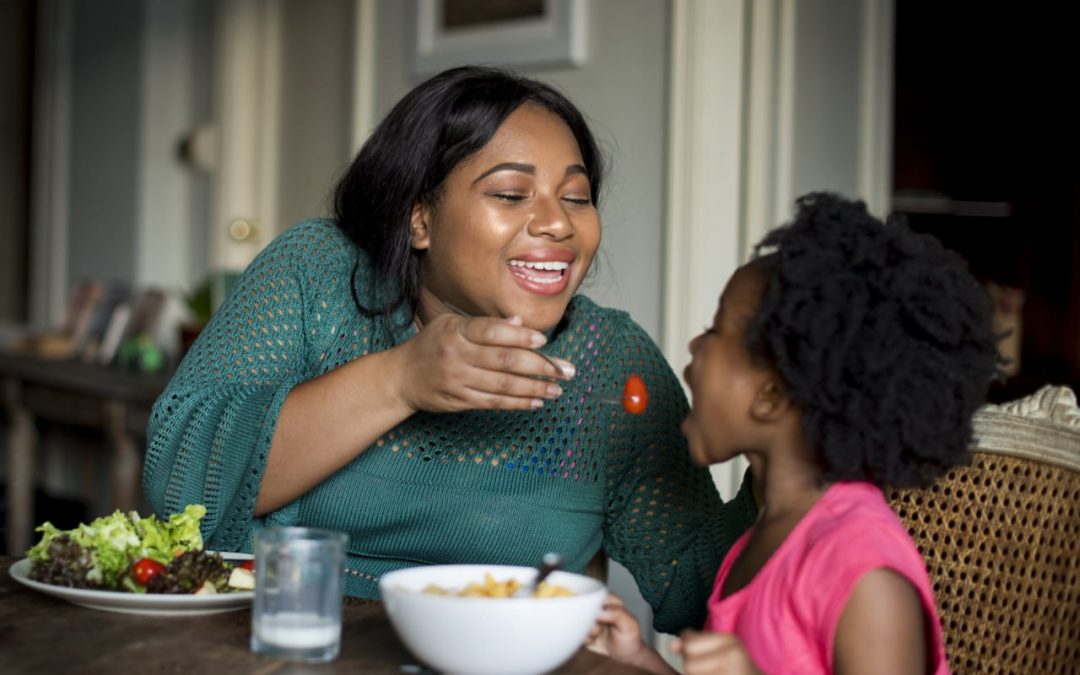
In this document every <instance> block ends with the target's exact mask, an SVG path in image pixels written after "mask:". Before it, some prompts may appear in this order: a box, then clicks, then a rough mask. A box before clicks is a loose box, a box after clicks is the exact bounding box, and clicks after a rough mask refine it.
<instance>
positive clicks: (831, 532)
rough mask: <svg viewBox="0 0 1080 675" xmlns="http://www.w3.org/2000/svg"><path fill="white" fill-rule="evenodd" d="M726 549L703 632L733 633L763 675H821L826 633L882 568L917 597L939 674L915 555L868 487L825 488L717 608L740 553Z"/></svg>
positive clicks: (929, 594)
mask: <svg viewBox="0 0 1080 675" xmlns="http://www.w3.org/2000/svg"><path fill="white" fill-rule="evenodd" d="M749 537H750V533H749V532H747V533H746V534H744V535H743V536H742V537H741V538H739V540H738V541H736V542H735V544H734V545H733V546H732V547H731V550H730V551H729V552H728V554H727V556H726V557H725V558H724V562H723V563H722V564H721V565H720V572H719V573H718V574H717V577H716V585H715V586H714V587H713V591H712V595H711V596H710V597H709V616H708V618H707V619H706V621H705V629H706V630H711V631H716V632H721V633H734V634H735V635H737V636H738V637H739V639H740V640H742V642H743V644H744V645H745V646H746V649H747V650H748V651H749V652H750V656H751V657H752V658H753V659H754V662H755V663H757V665H758V667H759V668H760V669H761V670H762V671H763V672H765V673H800V674H801V673H831V672H832V670H833V642H834V640H835V638H836V626H837V624H839V622H840V615H841V613H842V612H843V610H844V605H845V604H847V600H848V598H849V597H850V596H851V593H852V591H853V590H855V586H856V584H857V583H858V582H859V580H860V579H861V578H862V576H863V575H864V574H866V573H867V572H869V571H871V570H874V569H878V568H888V569H891V570H894V571H896V572H897V573H899V574H901V575H902V576H904V577H905V578H906V579H908V581H910V582H911V584H912V585H913V586H914V587H915V588H916V589H917V590H918V592H919V595H920V596H921V597H922V603H923V607H924V608H925V609H926V616H927V619H928V624H929V626H930V627H931V631H932V638H931V641H930V645H929V647H930V649H932V650H933V654H934V670H933V672H934V673H935V674H936V675H947V674H948V673H949V665H948V663H947V662H946V659H945V646H944V642H943V639H942V633H941V620H940V619H939V618H938V613H937V607H936V605H935V603H934V593H933V590H932V587H931V585H930V578H929V576H928V575H927V572H926V566H925V563H924V562H923V559H922V556H921V555H920V554H919V550H918V549H917V548H916V547H915V543H914V542H913V541H912V540H911V537H910V536H909V535H908V533H907V530H905V529H904V525H903V524H902V523H901V522H900V519H899V518H898V517H897V516H896V514H895V513H893V511H892V509H890V508H889V505H888V504H887V503H886V502H885V498H884V495H882V493H881V490H879V489H878V488H877V487H876V486H874V485H872V484H870V483H834V484H833V485H832V486H830V487H829V489H828V490H826V492H825V494H824V495H823V496H822V497H821V499H819V500H818V502H817V503H816V504H814V506H813V507H811V508H810V510H809V511H807V512H806V515H804V516H803V517H802V519H801V520H800V521H799V522H798V523H797V524H796V525H795V527H794V529H792V531H791V533H790V534H788V536H787V538H786V539H784V541H783V543H781V544H780V547H779V548H778V549H777V550H776V551H775V552H774V553H773V554H772V556H771V557H770V558H769V559H768V560H767V561H766V562H765V564H764V565H763V566H762V568H761V569H760V570H759V571H758V573H757V574H756V575H755V576H754V578H753V579H751V580H750V583H748V584H747V585H746V586H744V587H743V588H741V589H739V590H738V591H736V592H735V593H733V594H731V595H730V596H728V597H726V598H723V599H721V598H720V594H721V590H722V589H723V587H724V580H725V579H727V576H728V573H729V572H730V571H731V567H732V565H733V564H734V563H735V560H736V559H737V558H738V556H739V553H740V552H742V550H743V549H744V548H745V547H746V543H747V541H748V540H749Z"/></svg>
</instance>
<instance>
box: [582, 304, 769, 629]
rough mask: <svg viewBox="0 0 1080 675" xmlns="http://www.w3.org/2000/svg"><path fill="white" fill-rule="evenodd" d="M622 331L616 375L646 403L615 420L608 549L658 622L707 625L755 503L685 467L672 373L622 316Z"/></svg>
mask: <svg viewBox="0 0 1080 675" xmlns="http://www.w3.org/2000/svg"><path fill="white" fill-rule="evenodd" d="M619 332H620V335H621V339H622V342H623V344H622V347H621V348H620V350H619V354H620V360H619V363H618V364H617V369H618V370H619V377H620V378H624V379H625V377H627V376H628V375H629V374H630V373H636V374H638V375H639V376H640V377H641V378H642V379H643V380H644V381H645V383H646V386H647V387H648V390H649V405H648V408H647V409H646V411H645V412H644V413H643V414H641V415H622V416H621V417H620V424H618V425H613V426H614V430H615V435H614V438H613V439H612V446H611V448H610V450H609V455H608V468H607V472H608V473H607V482H608V498H607V516H606V524H605V534H604V549H605V551H606V552H607V554H608V555H609V556H610V557H611V558H613V559H615V560H618V561H619V562H620V563H622V564H623V565H624V566H626V568H627V569H628V570H629V571H630V573H631V574H632V575H633V576H634V579H635V581H636V582H637V584H638V587H639V589H640V590H641V593H642V596H643V597H644V598H645V600H646V601H647V602H648V603H649V605H650V606H651V607H652V609H653V625H654V627H655V628H656V629H657V630H658V631H662V632H666V633H677V632H678V631H680V630H682V629H683V628H687V627H700V626H701V625H702V624H703V623H704V620H705V613H706V602H707V600H708V596H709V592H710V590H711V588H712V582H713V580H714V579H715V577H716V572H717V570H718V569H719V567H720V563H721V561H722V560H723V557H724V555H725V554H726V553H727V550H728V549H729V548H730V547H731V545H732V544H733V543H734V542H735V540H736V539H737V538H738V537H739V535H741V534H742V533H743V532H744V531H745V530H746V529H747V528H748V527H750V525H751V524H752V523H753V521H754V518H755V517H756V509H755V506H754V502H753V497H752V495H751V492H750V489H749V481H748V480H747V481H744V484H743V486H742V488H741V489H740V490H739V493H738V494H737V495H736V496H735V497H734V498H733V499H732V500H731V501H730V502H728V503H726V504H725V503H723V502H722V500H721V499H720V495H719V493H718V492H717V490H716V487H715V485H714V483H713V481H712V477H711V476H710V474H709V471H708V469H706V468H704V467H698V466H695V465H693V464H692V463H691V461H690V458H689V454H688V453H687V448H686V439H685V438H684V437H683V434H682V432H681V429H680V425H681V423H682V420H683V419H684V418H685V417H686V414H687V410H688V406H687V402H686V396H685V394H684V393H683V390H682V387H681V386H680V385H679V381H678V378H677V377H676V376H675V373H674V372H673V371H672V370H671V368H670V366H669V365H668V363H667V361H666V359H665V358H664V356H663V354H662V353H661V352H660V349H659V348H658V347H657V345H656V344H655V343H654V342H653V341H652V339H651V338H649V336H648V335H647V334H646V333H645V331H644V330H643V329H641V327H639V326H638V325H637V324H636V323H634V322H633V321H631V320H630V319H629V318H628V317H627V318H626V326H625V328H624V329H623V330H621V331H619ZM620 381H621V380H620Z"/></svg>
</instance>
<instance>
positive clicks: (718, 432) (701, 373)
mask: <svg viewBox="0 0 1080 675" xmlns="http://www.w3.org/2000/svg"><path fill="white" fill-rule="evenodd" d="M764 284H765V278H764V275H763V274H762V273H761V272H760V271H759V270H756V269H754V268H747V267H741V268H739V269H738V270H736V272H735V274H734V275H732V277H731V279H730V280H729V281H728V283H727V287H726V288H724V292H723V294H722V295H721V296H720V305H719V307H718V308H717V310H716V314H715V315H714V316H713V323H712V325H711V326H709V327H708V328H706V329H705V332H704V333H702V334H701V335H699V336H697V337H696V338H694V339H693V340H691V341H690V354H691V357H692V358H691V360H690V364H689V365H687V366H686V370H685V371H683V379H684V380H686V384H687V385H689V387H690V392H691V396H692V399H693V405H692V406H691V409H690V414H689V415H688V416H687V417H686V419H685V420H684V421H683V424H682V430H683V433H684V434H685V435H686V439H687V443H688V445H689V448H690V458H691V459H692V460H693V461H694V463H696V464H700V465H702V466H704V465H707V464H714V463H717V462H724V461H727V460H728V459H731V458H732V457H735V456H736V455H739V454H740V453H742V452H745V451H747V450H750V449H753V447H754V445H755V442H756V440H757V439H756V435H755V433H754V432H755V426H754V424H753V418H752V415H751V412H750V411H751V406H752V405H753V403H754V400H755V397H756V396H757V395H758V393H759V392H760V391H761V388H762V387H763V386H764V385H765V383H766V382H768V381H769V378H770V376H771V371H770V370H769V369H768V368H766V367H764V366H762V365H759V364H755V363H754V362H753V361H752V360H751V358H750V354H749V352H748V351H747V350H746V347H745V346H744V345H745V337H746V329H747V327H748V326H749V325H750V321H751V320H752V319H753V318H754V315H755V313H756V312H757V307H758V304H759V302H760V300H761V297H762V293H763V291H764Z"/></svg>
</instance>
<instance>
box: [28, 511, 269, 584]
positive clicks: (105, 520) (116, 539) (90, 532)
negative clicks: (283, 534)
mask: <svg viewBox="0 0 1080 675" xmlns="http://www.w3.org/2000/svg"><path fill="white" fill-rule="evenodd" d="M205 515H206V507H205V506H203V505H201V504H189V505H188V506H187V507H185V508H184V511H183V512H182V513H174V514H173V515H171V516H169V518H168V520H159V519H158V518H157V517H156V516H153V515H151V516H147V517H145V518H144V517H141V516H140V515H139V514H138V513H136V512H134V511H129V512H127V513H121V512H120V511H115V512H114V513H112V514H111V515H108V516H103V517H101V518H97V519H96V520H94V521H93V522H91V523H89V524H85V523H84V524H80V525H79V526H78V527H75V528H73V529H70V530H61V529H59V528H57V527H55V526H54V525H52V523H48V522H46V523H44V524H42V525H41V526H39V527H38V528H37V531H38V532H41V540H40V541H39V542H38V543H36V544H34V546H32V547H31V548H30V550H28V551H27V552H26V555H27V557H28V558H30V561H31V568H30V578H31V579H34V580H36V581H41V582H44V583H48V584H55V585H59V586H68V587H71V588H89V589H101V590H116V591H131V592H134V593H146V592H150V593H196V592H201V593H214V592H226V591H229V590H234V589H236V588H237V586H236V585H235V584H232V585H231V584H230V578H231V577H232V576H233V570H234V569H237V568H238V567H241V566H240V565H236V564H233V563H230V562H227V561H225V560H223V559H222V558H221V556H220V555H218V554H216V553H208V552H206V551H203V538H202V533H201V532H200V531H199V521H201V520H202V518H203V516H205ZM243 567H246V568H247V569H245V570H243V571H244V572H249V570H250V565H244V566H243ZM248 575H249V574H248ZM248 575H245V574H240V575H238V578H239V581H238V582H237V583H239V584H240V586H239V588H241V589H243V590H248V589H250V588H251V587H252V585H253V581H252V585H248V584H247V583H246V582H247V580H246V579H244V578H243V577H246V576H248ZM233 581H237V580H236V579H234V580H233Z"/></svg>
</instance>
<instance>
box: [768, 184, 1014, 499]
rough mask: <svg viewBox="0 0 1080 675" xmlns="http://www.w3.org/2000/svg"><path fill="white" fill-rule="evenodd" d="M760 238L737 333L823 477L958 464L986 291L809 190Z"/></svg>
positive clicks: (889, 475)
mask: <svg viewBox="0 0 1080 675" xmlns="http://www.w3.org/2000/svg"><path fill="white" fill-rule="evenodd" d="M797 205H798V213H797V215H796V217H795V219H794V221H792V222H791V223H789V224H787V225H784V226H782V227H779V228H777V229H775V230H773V231H771V232H770V233H769V234H767V235H766V236H765V238H764V239H763V240H762V241H761V242H760V243H759V244H758V245H757V247H756V249H755V255H756V256H758V257H756V261H755V263H754V265H755V266H759V267H760V268H761V269H762V270H764V272H765V274H766V277H767V285H766V288H765V292H764V295H763V297H762V300H761V304H760V306H759V308H758V312H757V315H756V316H755V318H754V320H753V321H752V322H751V324H750V326H749V328H748V330H747V347H748V349H749V350H750V352H751V354H753V355H754V356H756V357H759V358H764V359H765V360H767V361H768V362H770V363H772V364H773V365H774V366H775V368H776V369H777V371H778V372H779V374H780V377H781V378H782V379H783V381H784V383H785V385H786V387H787V394H788V396H789V397H790V399H791V400H792V401H794V402H795V403H796V404H797V405H799V406H800V409H801V411H802V425H803V433H804V435H805V437H806V441H807V443H808V444H809V445H810V447H813V448H816V449H817V450H818V451H819V452H820V453H821V456H822V459H823V462H824V465H825V475H824V479H825V480H826V481H837V480H865V481H870V482H873V483H875V484H877V485H879V486H893V487H909V486H918V485H926V484H928V483H929V482H931V481H933V479H934V478H936V477H937V476H939V475H940V474H942V473H943V472H944V471H945V470H947V469H948V468H949V467H951V466H954V465H957V464H961V463H964V462H965V461H966V460H967V457H968V454H967V453H968V450H967V449H968V445H969V443H970V441H971V417H972V415H973V413H974V412H975V410H976V408H977V407H978V406H979V405H980V404H981V403H982V402H983V401H984V399H985V395H986V390H987V387H988V386H989V384H990V381H991V380H992V379H993V377H994V376H995V375H996V373H997V370H998V365H999V358H998V355H997V350H996V338H995V336H994V333H993V330H992V327H991V302H990V298H989V296H988V294H987V293H986V292H985V290H984V289H983V288H982V287H981V286H980V285H979V283H978V282H977V281H976V280H975V279H974V277H972V276H971V274H970V273H969V272H968V270H967V265H966V264H965V262H964V261H963V260H962V259H961V258H960V257H959V256H957V255H956V254H954V253H952V252H951V251H948V250H946V249H945V248H943V247H942V245H941V244H940V242H938V240H937V239H934V238H933V237H931V236H929V235H922V234H917V233H915V232H912V231H911V230H910V229H909V228H908V227H907V225H906V223H905V222H903V221H902V220H901V219H899V218H895V217H894V218H891V219H889V220H888V221H887V222H885V223H882V222H881V221H880V220H878V219H876V218H874V217H873V216H871V215H870V214H869V213H868V212H867V209H866V205H865V204H864V203H862V202H861V201H849V200H846V199H843V198H841V197H839V196H837V195H834V194H829V193H812V194H809V195H806V196H804V197H802V198H800V199H799V200H798V202H797Z"/></svg>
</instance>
